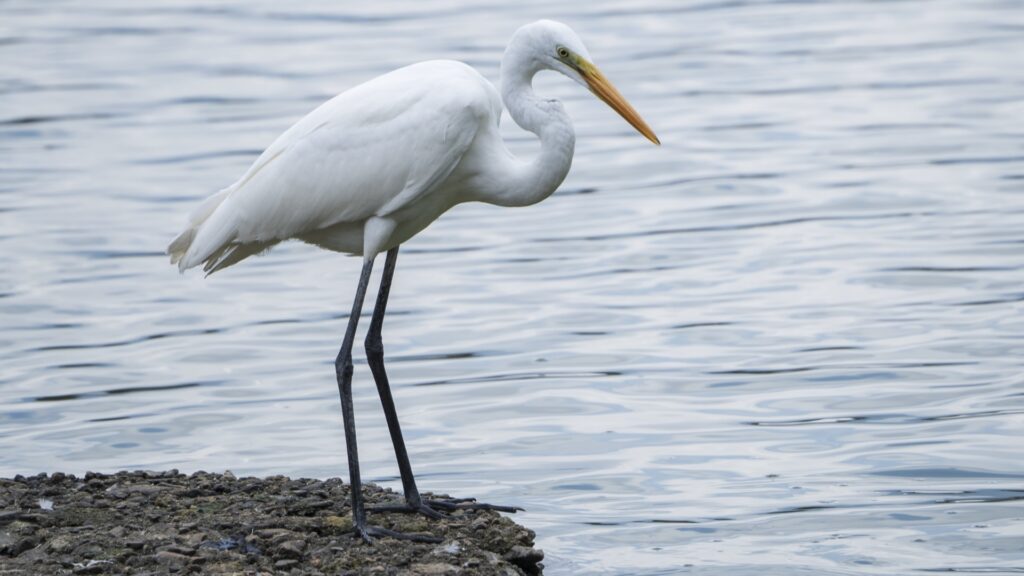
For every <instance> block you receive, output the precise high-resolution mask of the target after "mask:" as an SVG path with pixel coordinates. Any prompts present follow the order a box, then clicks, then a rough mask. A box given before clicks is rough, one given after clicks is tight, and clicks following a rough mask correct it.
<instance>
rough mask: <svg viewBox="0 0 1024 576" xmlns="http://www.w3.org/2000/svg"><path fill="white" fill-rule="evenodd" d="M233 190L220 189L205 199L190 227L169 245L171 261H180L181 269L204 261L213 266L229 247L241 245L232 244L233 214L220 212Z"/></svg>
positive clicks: (195, 213) (194, 214)
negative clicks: (231, 220)
mask: <svg viewBox="0 0 1024 576" xmlns="http://www.w3.org/2000/svg"><path fill="white" fill-rule="evenodd" d="M230 191H231V189H230V188H229V189H225V190H221V191H220V192H218V193H216V194H214V195H213V196H210V197H209V198H207V199H206V200H204V201H203V203H202V204H200V205H199V206H198V207H197V208H196V209H195V210H194V211H192V214H190V215H189V223H188V227H187V228H185V230H184V231H183V232H182V233H181V234H179V235H178V237H177V238H175V239H174V240H173V241H171V243H170V245H169V246H168V247H167V253H168V254H169V255H170V257H171V264H177V265H178V270H179V271H181V272H184V271H185V270H187V269H189V268H192V267H194V266H198V265H199V264H200V263H203V262H205V263H206V264H207V268H210V267H211V262H215V261H216V260H219V259H221V256H223V255H225V253H226V252H233V251H234V250H229V248H231V247H232V246H237V245H238V244H234V243H233V240H234V238H233V236H234V232H233V230H232V228H233V227H232V226H231V224H230V222H229V221H230V218H229V216H230V215H229V214H222V213H220V212H218V208H220V207H221V206H222V205H223V203H224V200H226V199H227V197H228V193H229V192H230ZM211 225H212V226H211ZM240 259H241V258H239V260H240ZM237 261H238V260H235V261H234V262H237ZM234 262H232V264H233V263H234ZM223 267H224V266H220V267H218V269H220V268H223ZM208 271H209V270H208Z"/></svg>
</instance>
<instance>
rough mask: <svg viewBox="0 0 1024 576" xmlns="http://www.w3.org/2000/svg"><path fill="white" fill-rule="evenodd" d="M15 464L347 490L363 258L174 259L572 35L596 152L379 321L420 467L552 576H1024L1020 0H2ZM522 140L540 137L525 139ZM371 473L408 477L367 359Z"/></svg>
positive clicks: (0, 147)
mask: <svg viewBox="0 0 1024 576" xmlns="http://www.w3.org/2000/svg"><path fill="white" fill-rule="evenodd" d="M0 16H2V17H0V474H2V475H12V474H16V473H34V472H38V471H52V470H58V469H60V470H65V471H70V472H83V471H85V470H98V471H113V470H118V469H123V468H170V467H177V468H180V469H182V470H186V471H191V470H197V469H206V470H224V469H231V470H233V471H234V472H236V473H239V474H256V475H265V474H287V475H291V476H299V475H307V476H318V477H327V476H337V475H341V476H344V475H346V472H347V470H346V467H345V456H344V450H343V443H342V438H343V436H342V431H341V425H340V414H339V410H338V401H337V392H336V387H335V384H334V381H333V368H332V360H333V357H334V354H335V353H336V350H337V347H338V345H339V343H340V339H341V334H342V330H343V328H344V324H345V320H346V312H347V310H348V308H349V306H350V302H351V298H352V294H353V292H354V289H355V280H356V276H357V274H358V270H359V260H357V259H354V258H345V257H342V256H339V255H336V254H329V253H324V252H319V251H317V250H315V249H313V248H310V247H308V246H305V245H301V244H297V243H292V244H286V245H282V246H280V247H279V248H277V249H275V250H274V251H273V252H272V253H271V254H270V255H268V256H265V257H262V258H258V259H253V260H250V261H247V262H245V263H244V264H242V265H240V266H237V267H235V268H232V269H230V270H228V271H226V272H223V273H220V274H217V275H215V276H213V277H211V278H209V279H206V280H204V279H203V278H202V277H201V275H200V274H195V273H191V274H187V275H185V276H179V275H178V273H177V272H176V270H175V269H173V268H172V267H171V266H169V265H168V264H167V261H166V258H165V257H164V256H163V254H162V250H163V248H164V246H165V245H166V244H167V242H168V241H169V240H170V238H172V237H173V236H174V235H175V233H176V232H177V231H178V229H179V227H180V226H181V225H182V223H183V221H184V215H185V214H186V213H187V212H188V211H189V210H190V209H191V207H192V206H193V205H194V204H195V203H196V202H197V201H198V200H199V199H201V198H202V197H204V196H206V195H207V194H209V193H211V192H212V191H214V190H216V189H218V188H221V187H223V186H225V185H226V184H228V183H230V182H232V181H233V180H234V179H235V178H236V177H237V176H238V175H240V174H241V173H242V171H243V170H244V169H245V168H246V167H247V166H248V165H249V164H250V163H251V162H252V161H253V160H254V159H255V157H256V156H257V154H258V153H259V152H260V151H261V150H262V148H263V147H265V146H266V145H267V144H269V143H270V141H271V140H273V138H274V137H275V136H276V135H277V134H279V133H280V132H281V131H282V130H284V129H285V128H286V127H287V126H289V125H290V124H291V123H292V122H294V121H295V120H296V119H297V118H299V117H300V116H301V115H303V114H304V113H305V112H307V111H308V110H310V109H311V108H312V107H314V106H315V105H316V104H317V103H319V102H321V101H323V100H325V99H326V98H328V97H330V96H331V95H333V94H334V93H336V92H339V91H341V90H344V89H345V88H347V87H349V86H352V85H355V84H357V83H359V82H361V81H363V80H365V79H368V78H370V77H373V76H375V75H377V74H380V73H383V72H385V71H387V70H390V69H392V68H395V67H398V66H400V65H403V64H406V63H409V62H412V61H416V60H421V59H426V58H456V59H460V60H464V61H466V62H468V63H470V64H472V65H473V66H476V67H477V68H478V69H479V70H480V71H481V72H482V73H483V74H484V75H486V76H487V77H488V78H491V79H493V80H495V81H496V80H497V76H498V62H499V59H500V55H501V51H502V50H503V48H504V44H505V41H506V40H507V38H508V37H509V36H510V35H511V33H512V31H513V30H514V29H515V28H516V27H517V26H518V25H520V24H522V23H526V22H528V21H531V20H533V19H536V18H539V17H554V18H558V19H561V20H564V21H566V22H567V23H569V24H570V25H572V26H573V27H574V28H575V29H576V30H577V31H578V32H579V33H580V35H581V36H582V37H583V39H584V41H585V42H586V43H587V44H588V47H589V49H590V52H591V53H592V55H593V56H594V58H595V60H596V61H597V62H598V63H599V64H600V65H601V66H602V68H603V69H604V71H605V72H606V73H607V75H608V76H609V77H610V78H612V79H613V80H614V81H615V82H616V83H617V84H618V85H619V87H620V88H621V89H622V91H623V92H624V93H625V94H626V95H627V96H628V97H629V98H630V99H631V100H632V101H633V103H634V104H635V105H636V107H637V109H639V110H640V111H641V112H642V113H643V114H644V116H645V117H646V118H647V120H648V121H649V123H650V124H651V125H652V126H653V127H654V128H655V130H656V131H657V132H658V134H659V136H660V137H661V139H662V142H663V143H664V145H663V146H662V147H661V148H656V147H653V146H651V145H650V144H648V143H647V142H645V141H644V140H643V138H641V137H640V136H638V135H636V134H635V133H634V132H633V131H632V130H631V129H630V128H629V127H628V126H627V125H626V124H625V123H624V122H622V121H621V119H619V118H618V117H617V116H615V115H614V114H613V113H612V112H610V111H609V110H608V109H607V108H606V107H605V106H604V105H603V104H601V103H600V102H598V101H597V100H596V99H594V98H593V97H591V96H590V95H589V94H587V93H585V92H584V91H582V90H581V89H580V88H579V87H578V86H577V85H575V84H573V83H571V82H570V81H568V80H565V79H564V78H561V77H555V76H550V77H543V78H538V82H537V86H538V91H541V92H543V93H545V94H548V95H551V96H553V97H558V98H561V99H563V100H564V101H565V103H566V107H567V109H568V110H569V112H570V114H571V115H572V116H573V118H574V119H575V123H576V129H577V150H576V160H575V165H574V167H573V171H572V173H571V174H570V176H569V178H568V179H567V181H566V182H565V184H564V185H563V186H562V188H561V190H560V191H559V192H558V193H557V194H556V195H555V196H553V197H552V198H550V199H548V200H547V201H545V202H544V203H542V204H539V205H537V206H533V207H530V208H525V209H517V210H509V209H500V208H494V207H489V206H483V205H463V206H460V207H458V208H456V209H455V210H453V211H452V212H450V213H448V214H447V215H445V216H444V217H443V218H442V219H441V220H439V221H438V222H437V223H436V224H435V225H433V226H432V227H431V228H429V229H428V230H427V231H426V232H425V233H423V234H422V235H421V236H419V237H417V238H415V239H414V240H413V241H411V242H410V243H408V244H407V246H406V247H405V249H404V250H403V252H402V256H401V258H400V259H399V267H398V274H397V276H396V284H395V288H394V290H393V292H392V300H391V305H390V307H389V312H391V314H390V315H389V317H388V322H387V324H386V327H385V339H386V346H387V350H388V353H389V355H390V370H391V373H392V376H393V381H394V384H395V395H396V399H397V403H398V408H399V412H400V415H401V418H402V422H403V425H404V427H405V430H406V434H407V440H408V442H409V448H410V452H411V454H412V458H413V466H414V468H415V469H416V470H417V471H418V473H419V478H420V483H421V487H422V488H424V489H427V490H437V491H448V492H451V493H453V494H457V495H463V496H468V495H474V496H477V497H479V498H481V499H485V500H488V501H492V502H496V503H506V504H516V505H519V506H522V507H524V508H526V509H527V510H528V512H526V513H523V514H521V515H519V516H518V517H517V520H519V521H520V522H522V523H524V524H526V525H528V526H530V527H531V528H533V529H535V530H536V531H537V534H538V543H539V545H540V546H541V547H542V548H543V549H544V550H545V551H546V552H547V554H548V559H547V565H548V573H550V574H676V573H684V572H692V573H697V574H758V575H764V574H780V575H782V574H909V573H918V572H923V573H931V572H939V573H942V572H964V573H985V574H1001V573H1015V572H1024V505H1022V503H1024V458H1022V456H1024V454H1022V445H1024V442H1022V440H1021V438H1022V433H1024V370H1022V369H1024V315H1022V311H1024V304H1022V302H1024V225H1022V224H1024V194H1022V192H1024V150H1022V142H1024V120H1022V119H1024V59H1022V54H1024V4H1021V3H1020V2H1018V1H1002V2H1000V1H988V0H979V1H973V0H972V1H969V2H968V1H959V0H936V1H891V2H867V1H833V2H813V1H802V2H796V1H792V2H786V1H777V2H764V1H755V0H748V1H742V0H741V1H735V2H715V1H707V0H701V1H668V0H650V1H646V2H629V3H623V2H610V1H604V0H598V1H595V2H590V3H587V4H586V5H584V4H583V3H576V2H572V3H557V2H516V3H506V2H500V3H497V2H496V3H484V2H478V1H476V0H470V1H468V2H449V3H430V4H429V7H428V4H427V3H420V2H412V1H406V2H401V1H395V2H365V3H339V2H327V1H324V2H319V3H312V2H310V3H301V4H296V3H278V2H241V1H239V2H235V3H222V4H218V5H211V4H209V3H206V2H199V1H197V0H193V1H189V0H180V1H179V0H174V1H163V2H146V3H140V2H129V1H127V0H123V1H108V2H91V3H89V5H86V4H85V3H72V2H56V1H54V2H35V1H31V2H30V1H27V0H23V1H8V2H3V3H0ZM504 131H505V133H506V135H507V138H508V139H509V140H510V142H511V146H512V147H513V148H514V149H515V150H516V151H518V152H520V153H522V154H531V153H533V152H534V151H535V150H536V147H535V144H534V142H533V141H532V140H531V139H530V138H528V137H527V135H525V134H524V133H523V132H522V131H521V130H519V129H518V128H516V127H515V126H514V125H513V124H512V123H511V122H508V121H507V119H506V122H505V124H504ZM356 369H357V372H356V378H357V380H356V384H355V394H356V409H357V414H358V420H359V426H360V430H359V433H360V442H361V455H362V459H363V466H364V476H365V477H368V478H370V479H372V480H375V481H378V482H383V483H385V484H388V485H390V486H393V487H396V488H398V487H400V484H399V483H398V482H397V481H396V476H397V470H396V467H395V466H394V464H393V457H392V453H391V447H390V442H389V440H388V435H387V431H386V427H385V424H384V420H383V417H382V414H381V411H380V408H379V405H378V400H377V397H376V392H375V389H374V387H373V385H372V382H371V381H370V380H369V373H368V370H366V369H365V365H364V364H363V363H362V353H361V352H360V353H359V354H358V355H357V367H356Z"/></svg>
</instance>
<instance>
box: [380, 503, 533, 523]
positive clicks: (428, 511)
mask: <svg viewBox="0 0 1024 576" xmlns="http://www.w3.org/2000/svg"><path fill="white" fill-rule="evenodd" d="M366 509H367V511H370V512H399V513H404V514H417V513H418V514H423V515H424V516H426V517H427V518H433V519H435V520H440V519H443V518H448V517H449V516H448V514H446V513H451V512H455V511H458V510H494V511H495V512H506V513H508V514H515V513H516V512H523V511H524V510H523V509H522V508H520V507H519V506H498V505H495V504H485V503H483V502H477V501H476V498H428V499H426V500H424V501H423V502H422V503H420V504H411V503H408V502H407V503H405V504H383V505H377V506H372V507H371V506H367V508H366ZM442 510H443V512H442Z"/></svg>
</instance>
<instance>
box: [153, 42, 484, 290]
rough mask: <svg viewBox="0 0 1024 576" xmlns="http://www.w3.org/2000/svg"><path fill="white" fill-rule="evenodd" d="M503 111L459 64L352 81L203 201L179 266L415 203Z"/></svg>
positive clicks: (176, 247)
mask: <svg viewBox="0 0 1024 576" xmlns="http://www.w3.org/2000/svg"><path fill="white" fill-rule="evenodd" d="M500 111H501V108H500V101H499V100H498V98H497V94H496V92H495V90H494V88H493V87H492V86H491V85H490V84H489V83H488V82H487V81H486V80H485V79H484V78H483V77H482V76H480V75H479V74H478V73H477V72H476V71H475V70H473V69H472V68H470V67H468V66H466V65H465V64H462V63H459V62H450V61H434V62H424V63H421V64H415V65H412V66H408V67H406V68H401V69H399V70H396V71H394V72H391V73H389V74H385V75H384V76H380V77H378V78H375V79H373V80H371V81H369V82H367V83H365V84H362V85H359V86H357V87H355V88H352V89H351V90H348V91H346V92H344V93H342V94H340V95H338V96H336V97H335V98H333V99H331V100H329V101H328V102H326V103H324V104H323V105H322V106H320V107H319V108H317V109H316V110H314V111H313V112H311V113H310V114H309V115H307V116H306V117H304V118H302V119H301V120H299V121H298V122H297V123H296V124H295V125H293V126H292V127H291V128H289V129H288V130H287V131H286V132H285V133H284V134H282V135H281V136H280V137H278V139H277V140H275V141H274V143H273V144H271V145H270V147H269V148H267V150H266V151H265V152H264V153H263V154H262V155H261V156H260V157H259V159H257V160H256V162H255V163H254V164H253V165H252V167H251V168H249V170H248V171H247V172H246V173H245V174H244V175H243V176H242V178H241V179H239V180H238V181H237V182H235V183H234V184H232V185H231V186H230V187H228V188H227V189H226V190H224V191H222V192H220V193H218V195H215V196H214V197H213V198H211V199H209V200H208V201H207V202H204V204H203V205H202V206H201V207H200V209H198V210H197V212H196V213H194V214H193V217H192V218H193V222H192V225H191V226H190V228H189V230H186V231H185V232H184V233H183V234H182V235H181V236H179V238H178V239H176V240H175V242H173V243H172V244H171V246H170V248H169V252H171V254H172V260H175V259H177V260H180V262H179V266H180V268H181V269H182V270H184V269H186V268H190V267H192V266H195V265H197V264H199V263H201V262H204V261H206V262H207V269H208V271H209V270H211V269H213V268H222V267H224V265H226V264H224V262H220V264H221V265H218V262H217V260H221V261H223V260H225V258H226V257H227V256H230V252H231V251H232V250H229V249H230V248H232V247H236V248H237V247H247V248H246V249H245V250H244V252H245V253H244V254H237V255H235V257H232V258H231V260H232V262H230V263H234V262H237V261H238V260H241V259H242V258H244V257H246V256H248V255H250V254H254V253H256V252H259V251H261V250H263V249H265V248H267V247H269V246H272V245H273V244H275V243H277V242H279V241H281V240H285V239H287V238H292V237H295V236H298V235H301V234H304V233H309V232H312V231H315V230H319V229H322V228H326V227H329V226H332V225H335V224H338V223H342V222H360V221H364V220H366V219H368V218H370V217H372V216H387V215H389V214H391V213H393V212H395V211H397V210H399V209H401V208H403V207H407V206H410V205H412V204H414V203H415V202H416V201H417V200H418V199H420V198H422V197H423V196H424V195H426V194H429V193H430V192H431V191H432V190H435V189H436V188H437V186H438V185H439V184H441V183H443V182H444V180H445V179H446V178H447V177H448V176H449V175H450V174H451V172H452V170H454V169H455V167H456V166H457V165H458V163H459V160H460V159H461V158H462V155H463V154H464V153H465V152H466V150H467V149H468V148H469V146H470V144H471V143H472V142H473V139H474V138H475V137H476V134H477V132H478V130H479V129H480V128H481V126H483V125H484V124H485V123H488V122H497V119H498V116H499V115H500ZM217 196H221V198H220V199H218V198H217ZM210 204H213V206H212V207H211V206H210ZM238 256H240V257H238ZM175 257H176V258H175Z"/></svg>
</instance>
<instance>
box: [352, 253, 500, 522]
mask: <svg viewBox="0 0 1024 576" xmlns="http://www.w3.org/2000/svg"><path fill="white" fill-rule="evenodd" d="M397 262H398V247H397V246H396V247H394V248H392V249H391V250H388V254H387V258H386V259H385V261H384V274H383V276H382V277H381V280H380V290H379V291H378V292H377V303H376V304H375V305H374V308H373V317H372V318H371V319H370V329H369V330H368V331H367V333H366V361H367V363H368V364H369V365H370V370H371V371H372V372H373V380H374V382H376V383H377V392H378V394H379V395H380V403H381V405H382V406H383V407H384V418H385V419H387V422H388V430H389V431H390V432H391V443H392V444H394V447H395V458H396V459H397V460H398V470H399V472H401V475H402V490H403V491H404V492H405V502H406V504H405V505H404V506H401V505H399V506H376V507H374V508H372V510H376V511H381V512H419V513H421V514H424V515H426V516H429V517H431V518H442V517H444V515H443V514H441V513H439V512H437V511H436V510H434V508H440V509H443V510H447V511H452V510H457V509H486V510H499V511H502V512H515V511H516V510H519V508H516V507H513V506H493V505H491V504H478V503H476V502H473V501H472V500H455V499H452V500H430V501H428V502H424V501H423V498H422V497H421V496H420V492H419V490H418V489H417V488H416V478H415V477H414V476H413V473H412V465H411V464H410V463H409V453H408V451H406V449H405V440H404V439H403V438H402V427H401V425H400V424H399V423H398V412H397V411H396V410H395V401H394V399H393V398H392V397H391V386H390V384H389V383H388V374H387V371H386V370H385V369H384V341H383V338H382V337H381V330H382V328H383V326H384V314H385V313H386V312H387V305H388V295H389V294H390V293H391V279H392V278H393V277H394V275H395V265H396V263H397Z"/></svg>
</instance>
